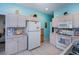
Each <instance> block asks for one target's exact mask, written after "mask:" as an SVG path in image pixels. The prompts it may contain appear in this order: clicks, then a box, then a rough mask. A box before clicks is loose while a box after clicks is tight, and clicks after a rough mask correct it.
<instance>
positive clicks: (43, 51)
mask: <svg viewBox="0 0 79 59" xmlns="http://www.w3.org/2000/svg"><path fill="white" fill-rule="evenodd" d="M61 52H62V51H60V50H59V49H57V48H56V47H55V46H53V45H51V44H50V43H49V42H47V41H46V42H44V43H43V44H42V45H41V46H40V47H38V48H36V49H34V50H31V51H27V50H25V51H22V52H19V53H16V55H59V54H60V53H61ZM0 55H5V53H4V52H0Z"/></svg>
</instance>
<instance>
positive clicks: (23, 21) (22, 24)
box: [18, 15, 26, 27]
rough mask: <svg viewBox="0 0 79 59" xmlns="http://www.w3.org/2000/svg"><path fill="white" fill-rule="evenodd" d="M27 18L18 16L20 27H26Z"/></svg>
mask: <svg viewBox="0 0 79 59" xmlns="http://www.w3.org/2000/svg"><path fill="white" fill-rule="evenodd" d="M25 24H26V22H25V16H21V15H18V27H25Z"/></svg>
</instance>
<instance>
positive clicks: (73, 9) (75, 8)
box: [54, 3, 79, 17]
mask: <svg viewBox="0 0 79 59" xmlns="http://www.w3.org/2000/svg"><path fill="white" fill-rule="evenodd" d="M65 11H67V12H68V13H69V14H72V13H77V12H78V13H79V3H70V4H66V5H63V6H61V7H59V8H58V9H57V10H55V11H54V17H58V16H62V15H63V13H64V12H65Z"/></svg>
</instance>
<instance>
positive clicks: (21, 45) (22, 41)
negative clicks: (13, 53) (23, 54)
mask: <svg viewBox="0 0 79 59" xmlns="http://www.w3.org/2000/svg"><path fill="white" fill-rule="evenodd" d="M26 49H27V37H26V36H23V37H19V38H18V52H20V51H23V50H26Z"/></svg>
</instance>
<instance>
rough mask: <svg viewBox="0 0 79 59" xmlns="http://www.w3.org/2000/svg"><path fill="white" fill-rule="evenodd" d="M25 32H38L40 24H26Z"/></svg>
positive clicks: (30, 22)
mask: <svg viewBox="0 0 79 59" xmlns="http://www.w3.org/2000/svg"><path fill="white" fill-rule="evenodd" d="M26 28H27V31H31V32H32V31H39V30H40V22H32V21H29V22H27V27H26Z"/></svg>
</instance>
